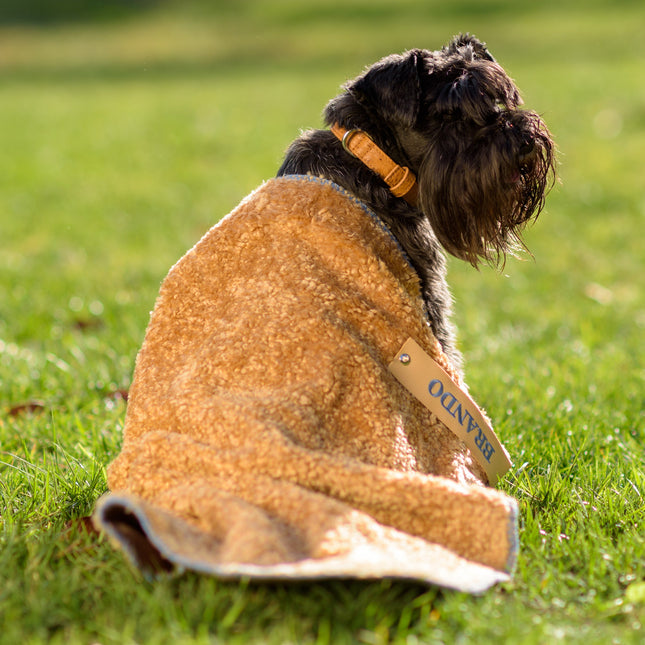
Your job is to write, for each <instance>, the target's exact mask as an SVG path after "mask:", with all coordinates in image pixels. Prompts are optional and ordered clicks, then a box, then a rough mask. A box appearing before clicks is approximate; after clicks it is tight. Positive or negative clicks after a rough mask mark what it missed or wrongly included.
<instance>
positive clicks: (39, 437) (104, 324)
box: [0, 0, 645, 643]
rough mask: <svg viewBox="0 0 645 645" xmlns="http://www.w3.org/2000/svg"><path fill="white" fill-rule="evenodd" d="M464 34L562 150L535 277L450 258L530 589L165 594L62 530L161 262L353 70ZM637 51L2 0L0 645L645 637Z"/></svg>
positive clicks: (256, 178) (290, 15) (539, 34)
mask: <svg viewBox="0 0 645 645" xmlns="http://www.w3.org/2000/svg"><path fill="white" fill-rule="evenodd" d="M460 31H469V32H471V33H475V34H476V35H477V36H478V37H480V38H481V39H483V40H485V41H487V42H488V44H489V46H490V48H491V50H492V52H493V53H494V55H495V56H496V57H497V58H498V60H499V61H500V62H501V63H502V65H504V67H505V68H506V69H507V70H508V71H509V73H510V74H511V76H513V77H514V78H515V79H516V81H517V83H518V85H519V87H520V88H521V90H522V93H523V96H524V99H525V101H526V103H527V105H528V106H529V107H531V108H532V109H536V110H537V111H538V112H540V113H541V114H542V115H543V116H544V118H545V120H546V122H547V123H548V124H549V126H550V128H551V130H552V132H553V134H554V137H555V138H556V140H557V143H558V146H559V149H560V155H559V158H560V176H561V180H562V183H561V185H558V186H557V187H556V188H555V189H554V191H553V192H552V194H551V195H550V197H549V200H548V202H547V209H546V212H545V213H544V214H543V215H542V216H541V218H540V219H539V220H538V222H537V223H536V225H535V226H534V227H533V228H532V229H531V230H530V231H529V232H528V234H527V243H528V246H529V248H530V249H531V251H532V253H533V255H534V259H531V258H527V259H526V261H524V262H519V261H517V260H514V259H510V260H509V261H508V263H507V265H506V267H505V269H504V271H502V272H501V273H498V272H495V271H493V270H490V269H483V270H481V271H480V272H475V271H473V270H472V268H471V267H469V266H467V265H465V264H463V263H460V262H458V261H456V260H452V261H451V262H450V280H451V284H452V285H453V291H454V295H455V300H456V305H455V309H456V311H455V317H456V320H457V323H458V326H459V329H460V341H461V346H462V349H463V351H464V353H465V356H466V359H467V365H466V368H467V378H468V381H469V384H470V388H471V391H472V392H473V394H474V396H475V397H476V399H477V400H478V401H479V402H480V403H481V404H482V405H484V406H485V407H486V408H487V410H488V412H489V414H490V415H491V416H492V418H493V421H494V423H495V425H496V427H497V429H498V432H499V435H500V437H501V439H502V440H503V441H504V442H505V444H506V445H507V447H508V449H509V451H510V453H511V455H512V457H513V459H514V461H515V464H516V470H515V472H514V473H513V474H512V475H511V476H510V477H509V478H508V480H507V482H505V484H504V485H503V486H504V488H505V490H508V492H510V493H511V494H513V495H515V496H516V497H517V498H518V499H519V500H520V504H521V508H522V527H521V539H522V548H523V550H522V554H521V557H520V562H519V565H518V571H517V574H516V577H515V579H514V581H513V582H512V583H510V584H509V585H504V586H502V587H501V588H499V589H496V590H494V591H492V592H490V593H489V594H487V595H486V596H485V597H484V598H481V599H473V598H466V597H464V596H462V595H461V594H453V593H448V592H440V591H437V590H429V591H425V590H423V589H420V588H419V587H417V586H415V585H407V584H405V583H391V582H388V581H386V582H383V583H342V582H339V583H321V584H317V585H316V584H314V585H305V586H298V587H294V588H291V587H276V586H260V587H254V586H253V585H251V586H248V587H247V586H246V585H245V584H242V585H238V584H237V583H219V582H217V581H209V580H203V579H199V578H197V577H193V576H187V577H184V578H182V579H180V580H176V581H169V582H164V583H160V584H159V585H157V586H155V587H148V586H146V585H144V584H142V583H141V581H138V580H137V578H136V577H135V576H133V574H132V573H131V572H130V571H129V569H127V567H125V565H124V564H123V561H122V559H121V558H120V556H119V555H118V554H114V553H113V552H112V551H111V550H110V549H109V547H108V545H105V544H101V545H99V546H98V547H96V546H95V545H94V544H93V543H92V542H91V540H84V539H83V538H82V537H80V538H79V537H74V538H70V537H69V535H68V533H67V532H66V530H65V528H64V527H65V522H66V521H68V520H70V519H73V518H77V517H80V516H82V515H85V514H87V513H89V512H90V511H91V508H92V506H93V504H94V501H95V499H96V497H97V496H98V495H100V494H101V493H102V492H103V491H104V490H105V481H104V473H103V466H104V465H105V464H106V463H108V462H109V461H110V460H111V459H112V458H113V457H114V456H115V455H116V454H117V452H118V449H119V445H120V431H121V426H122V420H123V415H124V411H125V404H124V403H123V400H122V397H121V396H120V395H119V392H120V391H121V390H125V389H127V387H128V386H129V383H130V378H131V373H132V368H133V365H134V358H135V355H136V351H137V349H138V347H139V345H140V343H141V341H142V339H143V333H144V330H145V326H146V323H147V319H148V315H149V311H150V309H151V308H152V306H153V303H154V299H155V297H156V293H157V291H158V287H159V283H160V281H161V280H162V278H163V277H164V275H165V273H166V272H167V270H168V268H169V267H170V266H171V265H172V264H173V263H174V262H175V261H176V260H177V259H178V258H179V257H180V256H181V255H182V254H183V253H184V252H185V250H186V249H187V248H189V247H190V246H191V245H192V244H193V243H194V242H195V241H196V240H197V239H198V238H199V237H200V236H201V235H202V234H203V233H204V232H205V231H206V230H207V229H208V228H209V227H210V226H211V225H212V224H214V223H215V222H216V221H217V220H218V219H219V218H220V217H222V216H223V215H224V214H226V213H227V212H228V211H229V210H230V209H231V208H232V207H233V206H235V204H237V202H239V200H240V199H241V198H242V197H243V196H245V195H246V194H247V193H248V192H250V191H251V190H253V189H254V188H255V187H256V186H257V185H258V184H259V183H260V182H261V181H263V180H265V179H267V178H269V177H271V176H273V175H274V174H275V171H276V169H277V167H278V166H279V164H280V160H281V157H282V154H283V151H284V149H285V148H286V147H287V145H288V143H289V142H290V141H291V140H292V139H293V138H294V137H295V136H297V134H298V132H299V131H300V129H302V128H307V127H317V126H319V125H320V122H321V119H320V114H321V111H322V109H323V107H324V105H325V103H326V102H327V101H328V100H329V99H330V98H331V97H333V96H334V95H335V94H337V92H338V89H339V86H340V85H341V83H342V82H343V81H344V80H346V79H347V78H350V77H352V76H355V75H356V74H357V73H358V72H360V71H361V69H362V68H363V67H364V66H367V65H369V64H371V63H372V62H374V61H375V60H377V59H378V58H380V57H381V56H384V55H386V54H389V53H391V52H396V51H403V50H405V49H409V48H412V47H424V48H428V49H435V48H438V47H440V46H442V45H443V44H444V43H445V42H446V41H447V40H448V39H449V37H450V36H451V35H452V34H454V33H458V32H460ZM644 36H645V5H643V3H642V2H641V1H640V0H614V1H604V0H587V1H577V0H561V1H556V0H544V1H543V2H540V3H518V2H513V1H512V0H494V1H491V2H486V1H477V0H457V1H454V2H444V3H442V2H438V1H437V0H427V1H420V0H401V1H399V2H396V3H394V2H385V1H384V0H347V1H346V2H306V3H305V2H299V1H297V0H276V1H274V2H269V1H266V2H262V1H261V0H220V1H217V2H211V3H207V2H198V1H196V0H187V1H185V2H180V1H179V0H168V1H166V2H161V1H157V2H155V1H153V0H149V1H145V0H140V1H139V2H131V3H130V2H126V1H125V0H123V1H117V0H112V1H108V2H101V3H91V2H85V1H83V0H65V1H64V2H62V1H61V2H47V1H46V0H22V1H20V0H5V2H3V4H2V6H1V7H0V142H1V145H2V147H1V148H0V462H1V463H0V517H1V519H0V522H1V523H2V529H1V531H0V579H2V580H3V581H4V589H3V590H2V591H0V627H2V629H1V630H0V642H7V643H9V642H16V639H18V638H20V640H25V642H40V641H44V640H49V639H53V640H54V641H56V639H58V640H59V641H60V642H63V641H64V642H88V639H90V638H94V639H96V640H99V641H101V642H165V641H167V640H168V639H169V638H171V637H170V636H169V634H170V635H172V638H171V640H173V642H220V641H221V642H238V641H239V642H250V641H254V642H276V643H284V642H298V643H305V642H319V643H325V642H333V643H336V642H365V643H381V642H383V643H384V642H400V643H413V642H424V643H425V642H428V643H435V642H436V643H439V642H470V641H471V640H477V642H493V641H495V642H527V643H546V642H554V641H558V640H560V641H565V642H568V643H572V642H598V643H607V642H620V643H629V642H634V643H636V642H641V640H642V634H643V628H642V623H643V621H644V620H645V600H644V599H643V596H645V591H644V590H643V584H644V582H643V579H644V576H645V573H644V566H645V565H644V560H645V538H644V533H643V526H644V519H645V518H644V510H643V508H644V506H643V497H642V496H643V491H644V490H645V474H644V471H645V457H644V453H643V444H644V442H645V429H644V428H643V403H644V391H645V390H644V387H643V385H644V376H645V368H644V367H643V365H644V364H645V351H644V349H643V342H642V336H643V329H644V328H645V298H644V297H643V269H644V259H645V257H644V256H645V253H644V250H643V243H642V234H643V222H644V220H645V190H644V182H643V174H644V173H643V161H642V157H643V150H645V83H644V82H643V81H644V80H645V79H644V77H643V69H644V63H645V51H644V48H643V45H642V43H643V37H644ZM25 405H26V406H27V407H30V406H31V408H30V409H31V410H32V412H33V413H31V414H30V413H26V412H25V408H24V407H20V406H25ZM639 585H640V586H639ZM25 634H27V636H28V637H27V638H26V639H25V638H24V635H25ZM218 639H220V640H218ZM415 639H416V640H415Z"/></svg>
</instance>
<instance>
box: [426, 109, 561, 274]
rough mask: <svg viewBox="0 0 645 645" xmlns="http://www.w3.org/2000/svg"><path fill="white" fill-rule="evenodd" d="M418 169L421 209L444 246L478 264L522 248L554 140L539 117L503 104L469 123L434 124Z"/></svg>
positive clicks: (551, 172)
mask: <svg viewBox="0 0 645 645" xmlns="http://www.w3.org/2000/svg"><path fill="white" fill-rule="evenodd" d="M429 140H430V144H429V147H428V149H427V152H426V154H425V157H424V159H423V162H422V164H421V167H420V169H419V173H418V179H419V198H420V207H421V210H422V211H423V213H424V214H425V215H426V216H427V217H428V219H429V221H430V223H431V225H432V228H433V230H434V232H435V234H436V236H437V238H438V239H439V241H440V242H441V244H442V245H443V247H444V248H445V249H446V251H448V252H449V253H451V254H452V255H455V256H456V257H458V258H461V259H463V260H466V261H468V262H470V263H471V264H472V265H473V266H477V265H478V264H479V262H480V261H481V260H484V261H486V262H489V263H491V264H494V265H499V264H503V262H504V259H505V257H506V255H507V254H512V255H516V254H517V252H518V251H519V250H520V249H522V248H524V245H523V243H522V238H521V233H522V230H523V229H524V227H525V226H526V225H527V224H528V223H529V222H530V221H531V220H534V219H535V218H537V216H538V215H539V213H540V211H541V210H542V208H543V206H544V200H545V196H546V193H547V192H548V189H549V187H550V185H551V184H552V183H553V180H554V177H555V160H554V150H553V143H552V140H551V137H550V135H549V132H548V130H547V128H546V126H545V125H544V123H543V121H542V120H541V119H540V118H539V116H538V115H537V114H535V113H533V112H529V111H524V110H503V111H500V113H499V114H497V115H495V117H494V118H492V119H491V122H490V124H488V125H485V126H482V127H479V126H478V127H476V128H475V127H473V124H472V123H470V124H468V123H464V122H463V121H459V120H455V121H450V120H444V121H443V123H442V124H440V125H439V126H438V127H435V128H434V130H433V132H432V133H431V136H430V139H429Z"/></svg>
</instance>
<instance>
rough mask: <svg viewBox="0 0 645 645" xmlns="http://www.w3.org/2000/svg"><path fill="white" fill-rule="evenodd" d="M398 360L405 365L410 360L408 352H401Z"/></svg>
mask: <svg viewBox="0 0 645 645" xmlns="http://www.w3.org/2000/svg"><path fill="white" fill-rule="evenodd" d="M399 360H400V361H401V362H402V363H403V364H404V365H407V364H408V363H409V362H410V354H401V356H399Z"/></svg>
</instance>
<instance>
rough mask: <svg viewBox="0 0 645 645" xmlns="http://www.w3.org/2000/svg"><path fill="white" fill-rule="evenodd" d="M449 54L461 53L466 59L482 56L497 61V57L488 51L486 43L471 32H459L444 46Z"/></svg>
mask: <svg viewBox="0 0 645 645" xmlns="http://www.w3.org/2000/svg"><path fill="white" fill-rule="evenodd" d="M443 51H444V52H447V53H448V54H459V55H460V56H462V57H463V58H465V59H466V60H473V59H474V58H475V59H476V58H480V59H483V60H489V61H492V62H495V58H494V57H493V55H492V54H491V53H490V52H489V51H488V48H487V47H486V43H484V42H482V41H481V40H478V39H477V38H476V37H475V36H472V35H471V34H458V35H457V36H454V37H453V38H452V40H451V41H450V42H449V43H448V44H447V45H446V46H445V47H444V48H443Z"/></svg>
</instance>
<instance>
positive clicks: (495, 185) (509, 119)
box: [325, 35, 555, 265]
mask: <svg viewBox="0 0 645 645" xmlns="http://www.w3.org/2000/svg"><path fill="white" fill-rule="evenodd" d="M344 89H345V93H344V94H342V95H340V96H339V97H337V98H336V99H334V100H333V101H331V102H330V104H329V105H328V106H327V109H326V112H325V118H326V121H327V123H328V124H331V123H333V122H338V123H340V124H341V125H344V126H345V127H350V128H360V129H362V130H365V131H366V132H367V133H368V134H370V135H371V136H372V137H373V138H374V140H375V141H376V143H377V144H379V145H380V146H381V147H383V148H384V149H385V150H386V151H388V153H389V154H390V156H392V157H393V158H394V159H395V160H396V161H397V162H398V163H400V164H403V165H406V166H409V167H410V168H411V169H412V170H413V171H414V172H415V173H416V175H417V178H418V182H419V204H418V207H419V210H420V211H421V212H422V213H423V214H424V215H425V216H426V217H427V218H428V220H429V221H430V223H431V225H432V228H433V230H434V232H435V234H436V236H437V238H438V239H439V241H440V242H441V244H442V245H443V247H444V248H445V249H446V250H447V251H448V252H450V253H452V254H453V255H455V256H457V257H460V258H462V259H465V260H467V261H469V262H471V263H472V264H474V265H477V263H478V262H479V260H480V259H485V260H487V261H500V260H501V259H503V258H504V256H505V254H506V253H508V252H513V250H514V249H515V248H516V246H517V244H518V243H520V244H521V237H520V235H521V231H522V229H523V227H524V226H525V225H526V224H527V223H528V222H529V221H531V220H532V219H535V218H536V217H537V216H538V214H539V213H540V211H541V209H542V207H543V206H544V199H545V195H546V192H547V190H548V188H549V187H550V185H551V184H552V182H553V179H554V177H555V156H554V144H553V142H552V140H551V136H550V134H549V131H548V129H547V128H546V126H545V124H544V122H543V121H542V119H541V118H540V117H539V116H538V115H537V114H536V113H535V112H531V111H529V110H525V109H522V108H521V107H520V106H521V104H522V100H521V98H520V95H519V92H518V90H517V88H516V86H515V85H514V83H513V81H512V80H511V79H510V78H509V77H508V75H507V74H506V72H505V71H504V70H503V69H502V67H501V66H500V65H499V64H498V63H497V62H496V61H495V59H494V58H493V57H492V56H491V54H490V53H489V52H488V50H487V49H486V46H485V45H484V44H483V43H481V42H480V41H478V40H477V39H476V38H474V37H473V36H469V35H465V36H457V37H455V38H453V40H452V41H451V42H450V43H449V44H448V45H447V46H446V47H444V48H443V49H442V50H440V51H434V52H431V51H427V50H412V51H409V52H407V53H405V54H402V55H393V56H389V57H387V58H384V59H383V60H381V61H380V62H378V63H376V64H375V65H373V66H372V67H370V68H369V69H368V70H367V71H366V72H365V73H364V74H362V75H361V76H359V77H358V78H356V79H354V80H353V81H350V82H349V83H347V84H346V85H345V88H344Z"/></svg>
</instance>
